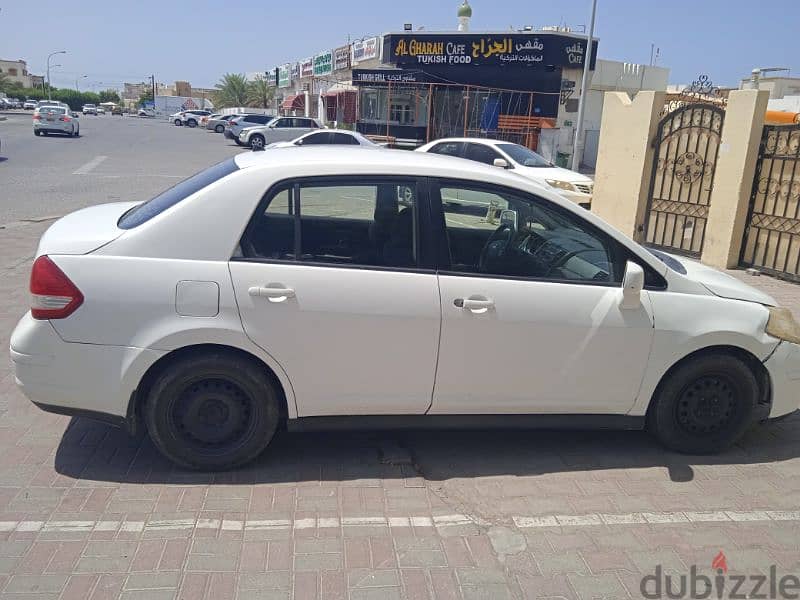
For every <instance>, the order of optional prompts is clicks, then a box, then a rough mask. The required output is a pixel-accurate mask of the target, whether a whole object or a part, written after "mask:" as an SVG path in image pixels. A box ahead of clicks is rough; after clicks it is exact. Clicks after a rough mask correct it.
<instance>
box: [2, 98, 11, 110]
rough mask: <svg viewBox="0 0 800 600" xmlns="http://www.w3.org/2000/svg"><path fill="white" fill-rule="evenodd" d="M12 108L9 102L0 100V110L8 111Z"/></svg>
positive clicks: (5, 99) (4, 99)
mask: <svg viewBox="0 0 800 600" xmlns="http://www.w3.org/2000/svg"><path fill="white" fill-rule="evenodd" d="M10 108H12V106H11V102H10V101H9V99H8V98H0V110H8V109H10Z"/></svg>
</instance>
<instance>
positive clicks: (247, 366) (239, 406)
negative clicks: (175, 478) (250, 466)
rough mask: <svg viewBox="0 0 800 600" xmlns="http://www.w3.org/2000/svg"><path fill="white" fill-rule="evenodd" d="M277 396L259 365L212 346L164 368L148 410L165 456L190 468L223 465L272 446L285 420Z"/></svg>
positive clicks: (230, 465)
mask: <svg viewBox="0 0 800 600" xmlns="http://www.w3.org/2000/svg"><path fill="white" fill-rule="evenodd" d="M278 398H279V393H278V390H277V389H276V387H275V384H274V383H273V382H272V381H271V380H270V378H269V377H268V376H267V374H266V373H265V372H264V369H263V368H261V367H260V366H259V365H257V364H255V363H254V362H251V361H249V360H248V359H246V358H241V357H238V356H236V355H234V354H227V353H224V352H209V353H207V354H202V355H198V356H193V357H188V358H185V359H182V360H179V361H178V362H175V363H173V364H171V365H170V366H169V367H168V368H167V369H166V370H165V371H164V372H162V373H161V374H160V375H159V376H158V377H157V378H156V380H155V381H154V382H153V385H152V386H151V387H150V392H149V394H148V396H147V398H146V400H145V407H144V411H143V412H144V417H145V423H146V424H147V430H148V432H149V433H150V437H151V439H152V440H153V443H154V444H155V445H156V447H157V448H158V449H159V451H161V453H162V454H164V456H166V457H167V458H169V459H170V460H172V461H173V462H175V463H177V464H179V465H181V466H184V467H188V468H190V469H198V470H223V469H230V468H233V467H236V466H239V465H242V464H244V463H247V462H249V461H251V460H253V459H254V458H255V457H256V456H258V455H259V454H261V452H263V450H264V448H266V447H267V444H269V442H270V440H271V439H272V436H273V435H274V434H275V430H276V429H277V427H278V424H279V420H280V408H279V400H278Z"/></svg>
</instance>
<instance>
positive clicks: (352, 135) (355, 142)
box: [253, 129, 381, 151]
mask: <svg viewBox="0 0 800 600" xmlns="http://www.w3.org/2000/svg"><path fill="white" fill-rule="evenodd" d="M292 146H364V147H366V148H380V147H381V146H379V145H378V144H376V143H375V142H373V141H372V140H370V139H368V138H366V137H364V136H363V135H361V134H360V133H358V132H357V131H349V130H347V129H323V130H321V131H312V132H311V133H306V134H305V135H301V136H300V137H298V138H297V139H294V140H291V141H288V142H273V143H272V144H267V145H266V146H253V150H255V151H260V150H271V149H273V148H291V147H292Z"/></svg>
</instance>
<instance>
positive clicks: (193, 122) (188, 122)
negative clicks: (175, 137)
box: [186, 119, 197, 127]
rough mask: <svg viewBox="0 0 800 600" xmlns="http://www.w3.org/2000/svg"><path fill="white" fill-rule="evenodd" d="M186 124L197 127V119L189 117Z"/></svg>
mask: <svg viewBox="0 0 800 600" xmlns="http://www.w3.org/2000/svg"><path fill="white" fill-rule="evenodd" d="M186 124H187V125H188V126H189V127H197V121H195V120H194V119H189V120H188V121H186Z"/></svg>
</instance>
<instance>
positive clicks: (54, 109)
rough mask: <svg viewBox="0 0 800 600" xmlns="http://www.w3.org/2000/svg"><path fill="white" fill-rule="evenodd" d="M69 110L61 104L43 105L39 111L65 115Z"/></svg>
mask: <svg viewBox="0 0 800 600" xmlns="http://www.w3.org/2000/svg"><path fill="white" fill-rule="evenodd" d="M65 112H67V110H66V109H65V108H61V107H60V106H43V107H42V108H40V109H39V113H50V114H54V115H63V114H64V113H65Z"/></svg>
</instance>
